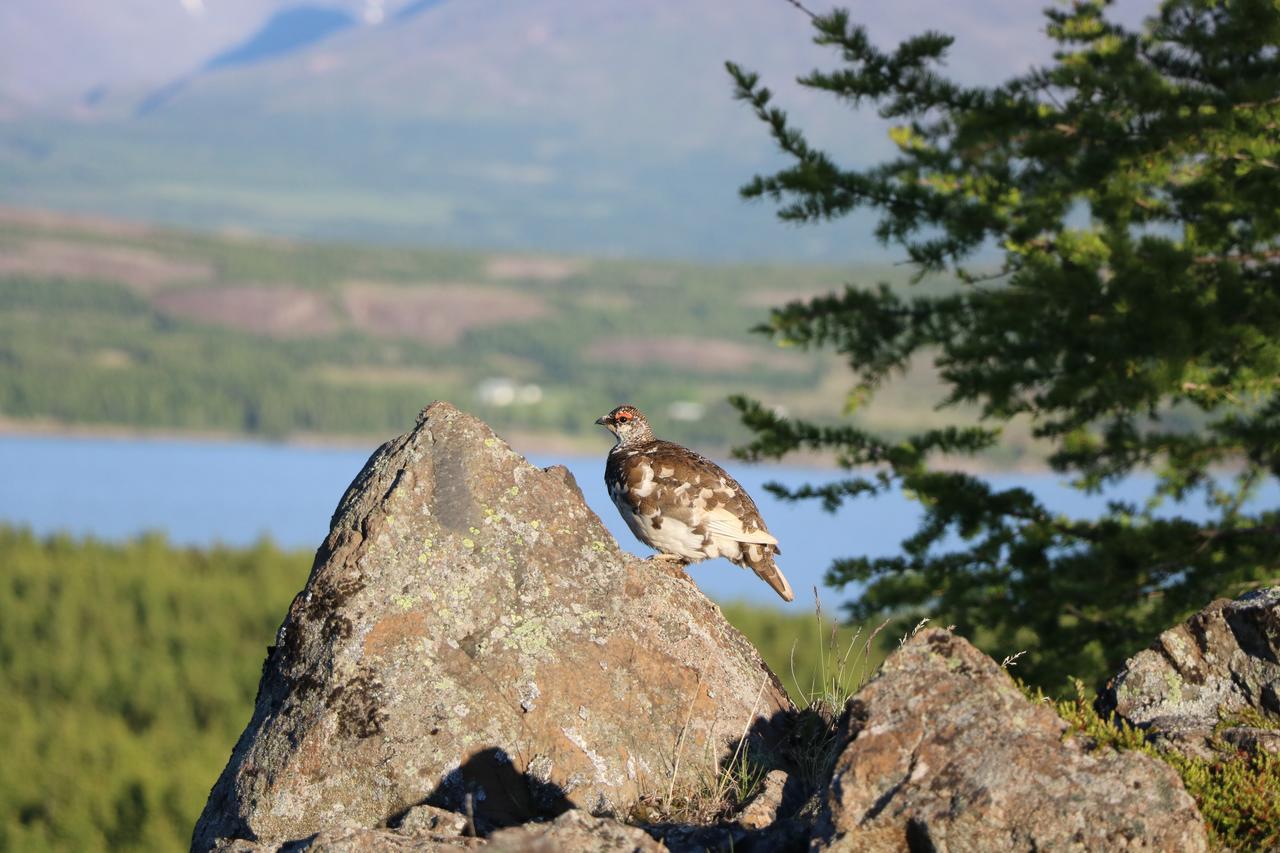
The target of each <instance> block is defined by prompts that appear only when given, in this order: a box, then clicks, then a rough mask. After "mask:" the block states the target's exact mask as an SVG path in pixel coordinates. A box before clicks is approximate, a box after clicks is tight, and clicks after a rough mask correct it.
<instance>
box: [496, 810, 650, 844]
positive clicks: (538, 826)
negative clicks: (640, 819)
mask: <svg viewBox="0 0 1280 853" xmlns="http://www.w3.org/2000/svg"><path fill="white" fill-rule="evenodd" d="M666 849H667V847H666V846H665V845H664V844H662V843H661V842H658V841H654V840H653V839H652V838H650V837H649V835H648V834H647V833H646V832H645V831H644V830H643V829H637V828H636V827H634V826H627V825H626V824H623V823H619V822H618V821H616V820H612V819H610V818H603V817H592V816H591V815H589V814H587V813H586V812H584V811H581V810H580V809H572V810H570V811H567V812H565V813H564V814H562V815H560V817H558V818H556V819H555V820H553V821H551V822H550V823H526V824H523V825H522V826H514V827H511V828H510V829H501V830H498V831H497V832H495V833H493V835H491V836H489V843H488V844H487V845H486V846H485V853H562V851H570V850H571V851H574V853H579V851H581V853H661V851H665V850H666Z"/></svg>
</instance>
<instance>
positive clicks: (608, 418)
mask: <svg viewBox="0 0 1280 853" xmlns="http://www.w3.org/2000/svg"><path fill="white" fill-rule="evenodd" d="M596 423H598V424H600V426H602V427H604V428H605V429H607V430H609V432H611V433H613V434H614V435H615V436H617V438H618V444H633V443H635V442H640V441H651V440H652V439H653V429H652V428H651V427H650V426H649V422H648V421H647V420H645V417H644V415H643V414H642V413H641V411H640V410H639V409H637V408H636V407H635V406H627V405H622V406H619V407H618V408H616V409H614V410H613V411H612V412H610V413H609V414H607V415H605V416H604V417H602V418H596Z"/></svg>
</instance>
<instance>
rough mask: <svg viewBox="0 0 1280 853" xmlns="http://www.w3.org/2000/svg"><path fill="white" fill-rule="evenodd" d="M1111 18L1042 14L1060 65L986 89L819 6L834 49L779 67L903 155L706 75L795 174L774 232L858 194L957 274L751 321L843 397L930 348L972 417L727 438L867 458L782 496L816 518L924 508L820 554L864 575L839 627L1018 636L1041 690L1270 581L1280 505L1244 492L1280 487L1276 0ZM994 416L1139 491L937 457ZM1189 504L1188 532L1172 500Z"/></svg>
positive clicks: (825, 38)
mask: <svg viewBox="0 0 1280 853" xmlns="http://www.w3.org/2000/svg"><path fill="white" fill-rule="evenodd" d="M1108 5H1109V4H1108V3H1107V2H1082V1H1081V0H1077V2H1075V3H1074V4H1072V5H1071V6H1070V7H1069V8H1063V7H1059V8H1055V9H1051V10H1049V11H1047V12H1046V16H1047V18H1048V34H1049V36H1050V37H1051V38H1052V39H1053V40H1054V41H1055V42H1056V49H1055V53H1054V55H1053V60H1052V62H1050V63H1049V64H1048V65H1046V66H1045V67H1042V68H1035V69H1033V70H1031V71H1029V72H1027V73H1025V74H1023V75H1021V76H1018V77H1015V78H1013V79H1010V80H1008V81H1007V82H1005V83H1003V84H1002V85H998V86H994V87H973V86H965V85H960V84H958V83H956V82H954V81H952V80H950V79H948V78H947V77H946V76H944V74H943V73H942V72H941V70H940V65H941V60H942V59H943V58H944V56H945V53H946V51H947V48H948V46H949V45H950V44H951V42H952V39H951V38H949V37H947V36H945V35H940V34H937V33H926V34H924V35H921V36H919V37H916V38H912V39H910V40H908V41H906V42H904V43H902V44H901V45H899V46H898V47H897V48H896V49H895V50H892V51H890V52H881V51H880V50H878V49H877V48H876V47H875V46H873V45H872V44H871V42H870V40H869V39H868V37H867V34H866V32H865V31H864V30H863V28H861V27H859V26H856V25H854V24H853V23H852V21H851V19H850V17H849V14H848V13H847V12H843V11H836V12H832V13H831V14H827V15H819V16H815V17H814V26H815V28H816V31H817V35H816V37H815V41H816V42H817V43H818V44H821V45H827V46H830V47H832V48H835V49H837V50H838V51H839V52H840V54H841V57H842V60H843V65H842V67H840V68H838V69H837V70H834V71H830V72H813V73H811V74H809V75H808V76H806V77H803V78H801V80H800V82H801V83H802V84H803V85H804V86H807V87H810V88H813V89H817V90H821V91H823V92H827V93H830V94H831V95H834V96H836V97H837V98H839V99H840V100H842V101H845V102H847V103H849V104H851V105H853V106H854V107H857V106H859V105H863V104H871V105H874V106H875V107H876V108H878V111H879V114H880V115H881V116H882V117H885V118H887V119H890V120H891V121H893V122H894V123H895V127H894V129H893V131H892V134H891V135H892V139H893V141H894V142H895V143H896V147H897V154H896V155H895V157H894V158H893V159H891V160H889V161H888V162H884V163H881V164H878V165H875V166H873V167H871V168H866V169H857V168H843V167H842V166H840V165H838V164H837V162H836V160H835V159H834V158H833V157H831V156H829V155H828V154H827V153H826V152H824V151H821V150H818V149H817V148H815V147H814V146H812V145H811V144H810V143H809V142H808V141H807V139H806V137H805V135H804V134H803V133H802V132H801V131H800V130H799V129H797V128H796V127H794V126H793V125H792V124H791V123H790V122H789V120H788V118H787V116H786V114H785V113H784V112H783V111H782V110H780V109H777V108H776V107H774V106H773V105H772V101H771V96H770V92H769V90H768V89H767V88H765V87H764V86H762V85H761V83H760V81H759V79H758V78H757V76H756V75H755V74H753V73H750V72H748V71H745V70H743V69H742V68H740V67H738V66H736V65H734V64H732V63H730V64H729V65H728V68H729V71H730V73H731V75H732V76H733V78H734V81H735V83H736V89H737V96H738V97H739V98H741V99H743V100H744V101H746V102H747V103H748V104H749V105H750V106H751V107H752V108H753V109H754V111H755V112H756V114H757V115H758V116H759V118H760V119H761V120H762V121H764V122H765V123H766V124H767V125H768V127H769V129H770V132H771V133H772V135H773V137H774V138H775V140H776V141H777V143H778V145H779V146H780V147H781V148H782V150H783V151H784V152H785V153H786V155H788V156H789V159H790V160H791V161H792V162H791V163H790V165H789V166H788V167H787V168H784V169H782V170H781V171H779V172H777V173H776V174H772V175H768V176H757V177H756V178H755V179H754V180H752V181H751V182H750V183H749V184H747V185H746V186H745V187H744V188H743V190H742V192H743V194H744V196H745V197H747V198H752V199H754V198H766V199H771V200H773V201H774V202H776V203H777V204H778V205H779V216H780V217H781V218H782V219H783V220H787V221H790V222H811V221H816V220H824V219H832V218H836V217H840V216H842V215H844V214H846V213H848V212H850V211H852V210H854V209H856V208H860V207H867V208H870V209H872V210H874V211H876V212H877V214H878V217H879V219H878V225H877V227H876V234H877V236H878V237H879V239H880V240H881V241H883V242H884V243H886V244H889V245H892V246H896V247H899V249H900V250H902V251H904V252H905V254H906V256H907V258H909V260H910V262H911V263H912V264H913V265H914V266H915V268H916V269H917V271H918V274H919V276H918V278H919V279H924V278H925V277H933V278H935V279H936V278H938V277H946V278H949V279H951V280H952V281H954V282H955V285H954V287H951V288H944V289H939V288H932V289H921V288H915V289H912V290H910V291H909V292H906V293H902V292H895V291H893V290H890V289H889V288H887V287H885V286H883V285H881V286H880V287H878V288H868V287H856V286H849V287H848V288H847V289H846V290H845V291H844V292H843V293H841V294H833V295H830V296H825V297H821V298H817V299H813V300H811V301H809V302H807V303H792V304H790V305H787V306H785V307H783V308H780V309H777V310H775V311H774V312H773V313H772V315H771V320H770V322H769V323H768V324H767V327H766V328H765V329H764V331H765V332H767V333H768V334H770V335H772V336H774V337H775V338H777V339H778V340H779V341H781V342H784V343H790V344H796V345H800V346H803V347H813V348H817V347H830V348H833V349H835V350H836V351H838V352H839V353H841V354H843V355H844V356H845V357H847V359H848V361H849V364H850V366H851V367H852V369H853V371H854V374H855V386H854V389H853V391H852V393H851V394H850V396H849V400H848V403H847V405H846V407H845V409H846V413H849V412H851V411H852V410H853V409H855V408H857V407H858V406H861V405H864V404H865V402H866V401H867V400H868V399H869V398H870V397H871V395H872V393H873V392H874V391H875V390H876V389H877V388H879V387H880V386H881V385H882V384H883V383H884V382H885V381H886V380H887V379H889V378H891V377H892V376H894V375H895V374H896V373H899V372H901V371H904V370H905V369H906V368H907V367H908V365H909V364H910V363H911V361H912V360H913V359H919V358H922V357H923V358H928V359H931V360H932V363H933V364H934V365H935V367H936V370H937V372H938V375H939V376H940V378H941V380H942V381H943V383H945V388H946V396H945V399H944V400H943V401H941V404H942V405H943V406H944V407H954V406H956V405H959V404H966V405H972V406H976V407H977V408H978V410H979V411H980V412H981V418H982V419H981V421H980V422H979V425H977V426H954V427H950V428H945V429H934V430H928V431H922V432H920V433H919V434H915V435H910V436H908V437H906V438H905V439H903V438H901V437H898V438H895V439H892V440H890V439H886V438H884V437H882V436H878V435H876V434H873V433H872V432H870V431H868V430H864V429H861V428H858V427H857V426H855V425H849V424H848V423H841V424H838V425H833V426H824V425H819V424H815V423H809V422H800V421H796V420H790V419H787V418H784V417H781V416H778V415H776V414H773V413H772V412H771V411H770V410H769V409H768V408H766V407H765V406H762V405H761V404H759V403H757V402H754V401H751V400H746V399H742V398H737V399H735V405H737V406H738V407H739V408H740V409H741V411H742V413H743V417H744V420H745V422H746V423H747V424H748V425H749V426H750V427H751V428H752V430H753V431H754V433H755V438H754V440H753V441H752V443H751V444H750V445H749V446H747V447H745V448H742V449H741V450H740V451H739V452H740V453H741V454H742V455H743V456H745V457H747V458H760V457H777V456H781V455H783V454H785V453H787V452H789V451H792V450H795V449H798V448H812V449H819V450H828V451H834V452H835V453H836V455H837V457H838V459H839V462H840V464H841V465H842V466H844V467H846V468H849V469H853V468H855V467H858V468H860V469H861V470H862V471H863V472H867V471H869V472H870V473H862V474H859V475H854V474H852V473H851V475H850V476H849V477H848V478H847V479H844V480H843V481H841V482H839V483H837V484H835V485H830V486H824V487H806V488H802V489H799V490H796V491H792V492H787V491H786V490H784V489H781V488H775V491H777V492H778V493H779V494H783V495H785V496H789V497H793V498H797V499H799V498H818V499H821V500H822V501H823V502H824V503H825V505H826V506H827V508H829V509H834V508H835V507H837V506H839V505H840V504H841V503H842V502H844V501H847V500H850V499H853V498H856V497H860V496H863V495H874V494H877V493H880V492H883V491H885V490H889V489H895V488H900V489H902V490H904V491H905V492H906V493H907V494H909V495H911V496H913V497H914V498H916V499H917V500H918V501H919V502H920V503H921V504H922V506H923V508H924V518H923V521H922V523H921V526H920V528H919V530H918V531H917V532H916V533H915V534H914V535H913V536H911V537H910V538H909V539H907V540H906V541H905V542H904V543H903V548H902V553H901V556H895V557H889V558H875V559H872V558H867V557H857V556H853V557H850V558H848V559H842V560H839V561H837V562H836V563H835V564H834V565H833V566H832V567H831V569H830V571H829V574H828V580H829V582H830V583H832V584H834V585H837V586H841V585H846V584H851V583H855V582H858V583H862V584H865V589H864V591H863V592H862V593H861V597H860V598H859V599H858V600H857V601H855V602H854V603H853V604H852V605H851V615H852V617H853V618H855V619H858V620H871V619H876V618H879V617H881V616H884V615H888V616H894V617H897V618H900V619H901V620H902V621H903V622H910V621H913V620H915V619H916V618H918V617H919V616H922V615H928V616H931V617H934V618H935V619H936V620H938V621H939V622H941V623H942V624H947V623H954V624H955V625H956V626H958V628H959V629H960V630H961V631H964V632H966V633H969V634H971V635H973V636H975V637H977V638H978V640H979V641H980V642H981V643H982V644H983V645H985V647H986V648H987V649H988V650H989V651H991V652H993V653H995V654H997V655H999V654H1007V653H1011V652H1014V651H1017V650H1021V649H1028V651H1029V654H1028V657H1027V658H1025V659H1024V661H1021V662H1020V672H1021V673H1022V674H1023V675H1024V676H1025V677H1028V678H1029V679H1030V680H1032V681H1035V682H1037V683H1039V684H1042V685H1044V686H1046V687H1047V688H1049V689H1052V690H1061V689H1063V687H1064V682H1065V678H1066V676H1067V675H1068V674H1073V673H1074V674H1080V675H1085V676H1088V677H1094V678H1097V677H1101V676H1102V675H1104V674H1106V673H1110V672H1114V671H1115V670H1116V669H1117V668H1118V666H1119V665H1120V664H1121V663H1122V662H1123V660H1124V658H1125V657H1126V656H1127V655H1129V654H1131V653H1132V652H1133V651H1135V650H1136V649H1137V648H1139V647H1141V646H1142V645H1144V644H1146V643H1148V642H1150V641H1151V640H1152V639H1153V638H1154V637H1155V636H1156V634H1158V633H1159V632H1160V631H1161V630H1163V629H1164V628H1166V627H1169V626H1170V625H1172V624H1173V623H1174V622H1175V621H1177V620H1178V619H1179V618H1182V617H1184V616H1185V615H1186V614H1187V613H1189V612H1191V611H1193V610H1195V609H1197V608H1199V607H1201V606H1203V605H1204V604H1206V603H1208V602H1209V601H1210V600H1211V599H1213V598H1214V597H1217V596H1223V595H1235V594H1238V593H1240V592H1241V591H1242V590H1244V589H1246V588H1249V587H1250V586H1253V585H1257V584H1258V583H1259V582H1262V581H1273V582H1274V581H1275V580H1276V579H1277V577H1280V569H1278V568H1277V564H1278V563H1280V513H1277V512H1276V511H1274V510H1271V509H1257V508H1255V507H1252V506H1251V505H1250V504H1248V500H1247V499H1248V498H1249V497H1250V495H1251V494H1254V493H1255V491H1256V489H1257V487H1258V486H1259V484H1260V483H1261V482H1263V481H1265V480H1266V479H1267V478H1268V477H1276V476H1280V238H1278V235H1280V4H1277V3H1276V2H1274V0H1165V2H1163V3H1162V5H1161V6H1160V8H1159V11H1158V12H1157V13H1156V14H1155V15H1154V16H1153V17H1151V18H1150V19H1149V20H1147V22H1146V23H1145V25H1144V26H1143V28H1142V29H1141V31H1132V30H1130V29H1128V28H1126V27H1124V26H1121V25H1119V24H1117V23H1116V22H1114V21H1113V20H1111V19H1110V18H1109V17H1108V15H1107V11H1108V10H1107V7H1108ZM993 247H994V252H995V253H996V257H997V260H996V261H995V262H994V263H990V259H991V258H992V252H993ZM986 264H990V265H989V266H985V265H986ZM1015 417H1021V418H1025V419H1026V420H1027V421H1028V422H1029V423H1030V424H1031V426H1032V428H1033V430H1034V435H1035V436H1036V437H1038V438H1039V439H1041V440H1042V441H1043V442H1044V443H1045V445H1047V447H1048V448H1049V453H1050V456H1049V464H1050V465H1051V466H1052V468H1053V470H1054V471H1055V472H1059V473H1061V474H1066V475H1069V476H1070V478H1071V482H1072V484H1073V485H1074V486H1075V487H1077V488H1079V489H1083V490H1087V491H1093V492H1097V491H1101V490H1103V489H1105V488H1106V487H1107V486H1108V485H1111V484H1114V483H1116V482H1117V481H1119V480H1121V479H1122V478H1126V477H1128V476H1130V475H1131V474H1132V473H1133V472H1135V471H1144V470H1148V469H1149V470H1151V471H1153V472H1154V473H1155V475H1156V477H1155V481H1154V482H1155V485H1154V487H1153V489H1152V492H1151V494H1150V497H1149V500H1146V501H1145V502H1125V501H1112V502H1110V503H1109V504H1108V508H1107V510H1106V512H1105V514H1103V515H1102V516H1101V517H1099V518H1094V519H1076V518H1069V517H1064V516H1062V515H1059V514H1055V513H1054V512H1051V511H1050V510H1049V509H1048V508H1046V506H1045V505H1044V504H1043V503H1042V502H1041V501H1040V500H1038V499H1037V498H1036V497H1035V496H1033V495H1032V494H1031V493H1029V492H1028V491H1027V490H1025V489H1022V488H1003V489H1002V488H996V487H993V486H992V485H990V484H988V483H986V482H984V481H983V480H982V479H979V478H976V477H974V476H970V475H967V474H964V473H957V472H956V471H954V470H946V469H945V467H943V466H942V465H941V463H940V460H939V457H940V456H942V455H944V454H945V455H949V456H954V455H956V454H974V453H979V452H982V451H984V450H987V449H989V448H991V447H993V446H994V445H996V444H997V443H998V442H999V439H1000V429H1001V426H1002V425H1003V424H1005V423H1007V422H1008V421H1010V419H1013V418H1015ZM1202 500H1203V501H1207V503H1208V505H1209V507H1210V509H1211V515H1212V520H1211V521H1208V522H1204V523H1202V522H1200V521H1196V520H1192V519H1191V518H1189V517H1188V507H1189V506H1190V505H1191V502H1192V501H1196V502H1199V501H1202ZM1201 517H1203V516H1201Z"/></svg>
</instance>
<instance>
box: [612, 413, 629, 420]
mask: <svg viewBox="0 0 1280 853" xmlns="http://www.w3.org/2000/svg"><path fill="white" fill-rule="evenodd" d="M613 419H614V420H615V421H629V420H631V413H630V412H625V411H624V412H618V414H616V415H614V416H613Z"/></svg>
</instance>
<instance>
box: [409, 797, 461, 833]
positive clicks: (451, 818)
mask: <svg viewBox="0 0 1280 853" xmlns="http://www.w3.org/2000/svg"><path fill="white" fill-rule="evenodd" d="M392 829H394V830H396V831H397V832H399V833H401V834H403V835H465V834H466V833H467V816H466V815H460V814H458V813H457V812H451V811H449V810H447V809H441V808H437V807H435V806H429V805H426V804H423V805H420V806H414V807H413V808H411V809H409V810H408V811H407V812H405V813H404V817H402V818H400V820H399V821H397V822H396V824H395V825H394V826H393V827H392Z"/></svg>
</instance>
